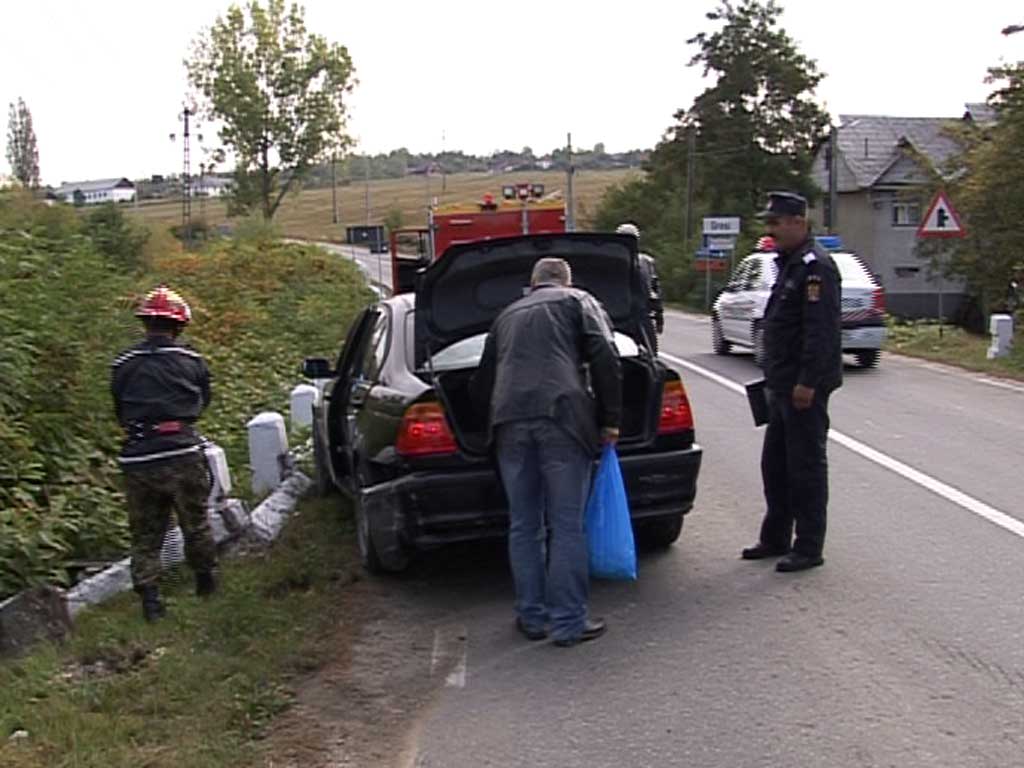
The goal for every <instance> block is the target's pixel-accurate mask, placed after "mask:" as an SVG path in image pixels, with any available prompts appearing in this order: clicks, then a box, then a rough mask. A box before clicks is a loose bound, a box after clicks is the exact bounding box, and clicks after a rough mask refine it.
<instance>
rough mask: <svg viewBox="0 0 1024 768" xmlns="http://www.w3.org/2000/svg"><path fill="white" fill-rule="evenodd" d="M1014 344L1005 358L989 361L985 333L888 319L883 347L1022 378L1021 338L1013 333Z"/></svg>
mask: <svg viewBox="0 0 1024 768" xmlns="http://www.w3.org/2000/svg"><path fill="white" fill-rule="evenodd" d="M1017 336H1018V338H1017V343H1016V346H1015V347H1014V348H1013V350H1012V352H1011V354H1010V355H1009V356H1008V357H1004V358H1000V359H998V360H989V359H988V358H987V357H986V351H987V350H988V347H989V344H990V343H991V341H990V338H989V337H988V336H978V335H975V334H972V333H968V332H967V331H965V330H963V329H962V328H956V327H951V326H948V325H947V326H944V327H943V329H942V332H941V335H940V332H939V325H938V324H937V323H933V322H922V321H918V322H913V323H901V322H894V321H892V322H890V324H889V339H888V342H887V344H886V349H887V350H888V351H890V352H898V353H899V354H901V355H910V356H911V357H919V358H923V359H925V360H934V361H935V362H939V363H947V364H949V365H956V366H960V367H961V368H967V369H968V370H972V371H981V372H984V373H992V374H996V375H999V376H1007V377H1009V378H1014V379H1020V380H1024V339H1022V338H1021V337H1020V333H1018V334H1017Z"/></svg>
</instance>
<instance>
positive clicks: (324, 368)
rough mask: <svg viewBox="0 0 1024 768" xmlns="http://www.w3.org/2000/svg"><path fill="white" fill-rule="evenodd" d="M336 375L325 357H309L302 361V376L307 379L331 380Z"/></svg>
mask: <svg viewBox="0 0 1024 768" xmlns="http://www.w3.org/2000/svg"><path fill="white" fill-rule="evenodd" d="M336 373H337V371H335V370H333V369H332V368H331V364H330V363H329V362H328V361H327V358H325V357H307V358H306V359H305V360H303V361H302V375H303V376H305V377H306V378H307V379H329V378H331V377H332V376H334V375H335V374H336Z"/></svg>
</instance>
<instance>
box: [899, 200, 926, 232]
mask: <svg viewBox="0 0 1024 768" xmlns="http://www.w3.org/2000/svg"><path fill="white" fill-rule="evenodd" d="M920 223H921V203H919V202H918V201H916V200H913V201H898V202H894V203H893V204H892V225H893V226H894V227H916V226H917V225H918V224H920Z"/></svg>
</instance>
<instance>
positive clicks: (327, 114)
mask: <svg viewBox="0 0 1024 768" xmlns="http://www.w3.org/2000/svg"><path fill="white" fill-rule="evenodd" d="M185 64H186V68H187V69H188V76H189V81H190V82H191V84H192V86H193V87H194V88H195V89H196V90H197V91H199V93H201V94H202V96H203V97H204V98H205V102H206V103H205V107H206V109H205V112H206V114H207V116H208V117H210V118H212V119H214V120H217V121H218V122H219V123H220V124H221V126H222V127H221V130H220V138H221V141H222V142H223V143H224V144H225V146H226V147H228V148H229V149H230V150H231V151H232V153H233V154H234V156H235V161H236V185H235V193H234V194H235V200H234V202H235V207H236V208H237V209H241V210H253V209H258V210H260V211H261V212H262V214H263V216H264V218H266V219H270V218H272V217H273V216H274V213H275V212H276V211H277V209H278V206H279V205H280V204H281V200H282V199H283V198H284V196H285V195H286V194H287V193H288V191H289V190H290V189H293V188H295V186H296V185H297V184H299V183H301V181H302V179H303V178H304V177H305V176H306V175H307V174H308V172H309V171H310V169H311V168H312V167H313V166H315V165H316V164H317V163H318V162H321V161H324V160H326V159H327V158H328V157H329V156H330V155H331V153H332V152H340V151H343V150H345V149H346V148H347V147H348V146H350V145H351V139H350V137H349V136H348V134H347V133H346V130H345V129H346V125H345V123H346V107H345V99H346V96H347V95H348V94H349V93H351V91H352V88H353V86H354V84H355V78H354V69H353V66H352V60H351V58H350V57H349V53H348V49H347V48H345V46H343V45H339V44H336V43H329V42H328V41H327V40H326V39H325V38H324V37H322V36H320V35H316V34H313V33H310V32H308V31H307V29H306V22H305V11H304V10H303V9H302V8H301V7H300V6H299V5H297V4H292V5H291V6H289V7H286V6H285V2H284V0H268V1H267V4H266V6H263V5H261V4H260V3H259V1H258V0H252V2H249V3H247V4H246V5H245V7H244V10H243V8H241V7H239V6H238V5H232V6H231V7H230V8H229V9H228V11H227V13H226V14H225V15H224V16H222V17H218V18H217V20H216V22H214V24H213V26H212V27H211V28H210V29H208V30H206V31H205V32H204V33H203V34H202V35H201V36H200V37H199V38H198V39H197V40H196V41H195V42H194V43H193V50H192V57H191V59H190V60H189V61H186V63H185Z"/></svg>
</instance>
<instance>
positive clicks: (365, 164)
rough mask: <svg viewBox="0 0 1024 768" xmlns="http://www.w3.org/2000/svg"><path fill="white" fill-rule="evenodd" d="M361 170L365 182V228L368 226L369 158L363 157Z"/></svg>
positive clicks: (367, 156)
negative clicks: (363, 173) (363, 172)
mask: <svg viewBox="0 0 1024 768" xmlns="http://www.w3.org/2000/svg"><path fill="white" fill-rule="evenodd" d="M363 170H364V171H365V181H366V226H370V156H369V155H364V156H363Z"/></svg>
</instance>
